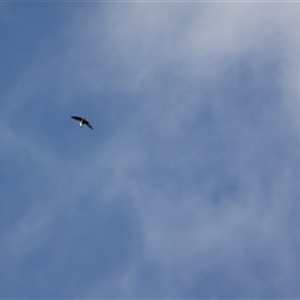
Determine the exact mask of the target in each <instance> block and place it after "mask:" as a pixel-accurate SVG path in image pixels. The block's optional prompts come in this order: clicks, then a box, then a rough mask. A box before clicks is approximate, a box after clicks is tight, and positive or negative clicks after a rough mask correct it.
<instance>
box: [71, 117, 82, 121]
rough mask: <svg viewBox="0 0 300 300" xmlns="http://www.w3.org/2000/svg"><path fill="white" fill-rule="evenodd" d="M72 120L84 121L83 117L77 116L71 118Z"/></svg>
mask: <svg viewBox="0 0 300 300" xmlns="http://www.w3.org/2000/svg"><path fill="white" fill-rule="evenodd" d="M71 118H72V119H75V120H77V121H81V120H82V118H81V117H76V116H71Z"/></svg>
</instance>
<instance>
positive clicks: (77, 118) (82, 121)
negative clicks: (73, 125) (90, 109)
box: [71, 116, 93, 129]
mask: <svg viewBox="0 0 300 300" xmlns="http://www.w3.org/2000/svg"><path fill="white" fill-rule="evenodd" d="M71 118H72V119H74V120H77V121H79V126H80V127H82V126H83V125H86V126H87V127H89V128H91V129H93V126H92V125H91V124H90V123H89V122H88V121H87V120H86V119H85V118H81V117H76V116H71Z"/></svg>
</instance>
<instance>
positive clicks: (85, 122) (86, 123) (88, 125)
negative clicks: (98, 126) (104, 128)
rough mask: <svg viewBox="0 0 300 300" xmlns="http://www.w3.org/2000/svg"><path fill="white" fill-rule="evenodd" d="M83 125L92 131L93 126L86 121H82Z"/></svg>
mask: <svg viewBox="0 0 300 300" xmlns="http://www.w3.org/2000/svg"><path fill="white" fill-rule="evenodd" d="M83 124H85V125H86V126H87V127H89V128H91V129H93V126H92V125H91V124H90V123H89V122H88V121H87V120H84V121H83Z"/></svg>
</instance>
